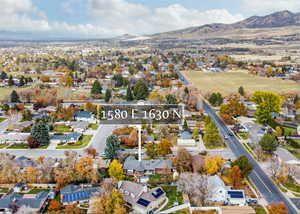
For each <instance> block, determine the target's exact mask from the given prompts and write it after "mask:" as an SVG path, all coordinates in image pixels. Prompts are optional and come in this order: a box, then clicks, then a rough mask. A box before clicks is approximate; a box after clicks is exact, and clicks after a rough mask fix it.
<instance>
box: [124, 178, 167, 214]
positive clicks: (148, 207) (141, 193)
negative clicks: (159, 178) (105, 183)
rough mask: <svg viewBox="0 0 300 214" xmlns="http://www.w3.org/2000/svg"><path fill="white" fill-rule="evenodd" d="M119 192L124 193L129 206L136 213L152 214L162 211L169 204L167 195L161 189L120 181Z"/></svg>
mask: <svg viewBox="0 0 300 214" xmlns="http://www.w3.org/2000/svg"><path fill="white" fill-rule="evenodd" d="M118 190H119V191H120V192H121V193H123V198H124V200H125V201H126V203H127V205H128V206H129V207H131V208H132V209H133V210H134V211H135V212H137V213H141V214H148V213H149V214H150V213H154V212H155V211H158V210H160V209H162V208H163V207H164V206H165V205H166V204H167V202H168V200H167V197H166V193H165V192H164V190H163V189H162V188H160V187H156V188H153V189H149V188H148V187H147V186H144V185H142V184H137V183H134V182H130V181H119V183H118Z"/></svg>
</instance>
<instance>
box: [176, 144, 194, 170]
mask: <svg viewBox="0 0 300 214" xmlns="http://www.w3.org/2000/svg"><path fill="white" fill-rule="evenodd" d="M174 165H175V167H176V170H177V171H178V172H179V173H183V172H191V171H192V155H191V153H190V152H188V151H187V150H186V149H185V148H179V149H178V150H177V154H176V157H175V158H174Z"/></svg>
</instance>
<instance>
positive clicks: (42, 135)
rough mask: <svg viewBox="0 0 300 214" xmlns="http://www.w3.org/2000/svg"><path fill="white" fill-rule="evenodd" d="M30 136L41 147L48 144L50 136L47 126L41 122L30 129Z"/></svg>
mask: <svg viewBox="0 0 300 214" xmlns="http://www.w3.org/2000/svg"><path fill="white" fill-rule="evenodd" d="M31 136H32V137H34V138H35V139H36V140H37V142H38V143H39V144H41V145H46V144H49V142H50V135H49V126H48V124H47V123H46V122H45V121H43V120H40V121H38V122H36V123H35V124H34V125H33V127H32V129H31Z"/></svg>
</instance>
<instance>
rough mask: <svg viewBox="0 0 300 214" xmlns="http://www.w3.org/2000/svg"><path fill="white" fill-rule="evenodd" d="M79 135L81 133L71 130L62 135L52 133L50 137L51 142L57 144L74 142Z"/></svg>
mask: <svg viewBox="0 0 300 214" xmlns="http://www.w3.org/2000/svg"><path fill="white" fill-rule="evenodd" d="M81 136H82V134H81V133H78V132H71V133H67V134H62V135H53V136H52V137H51V142H53V143H58V144H72V143H76V142H77V141H78V140H79V139H80V137H81Z"/></svg>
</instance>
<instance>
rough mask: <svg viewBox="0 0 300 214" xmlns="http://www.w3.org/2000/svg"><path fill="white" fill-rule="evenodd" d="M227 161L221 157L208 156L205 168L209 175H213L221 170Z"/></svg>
mask: <svg viewBox="0 0 300 214" xmlns="http://www.w3.org/2000/svg"><path fill="white" fill-rule="evenodd" d="M224 163H225V160H224V159H223V158H222V157H220V156H207V157H206V158H205V163H204V168H205V170H206V172H207V174H210V175H213V174H216V173H217V172H219V171H220V170H221V168H222V167H223V164H224Z"/></svg>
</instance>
